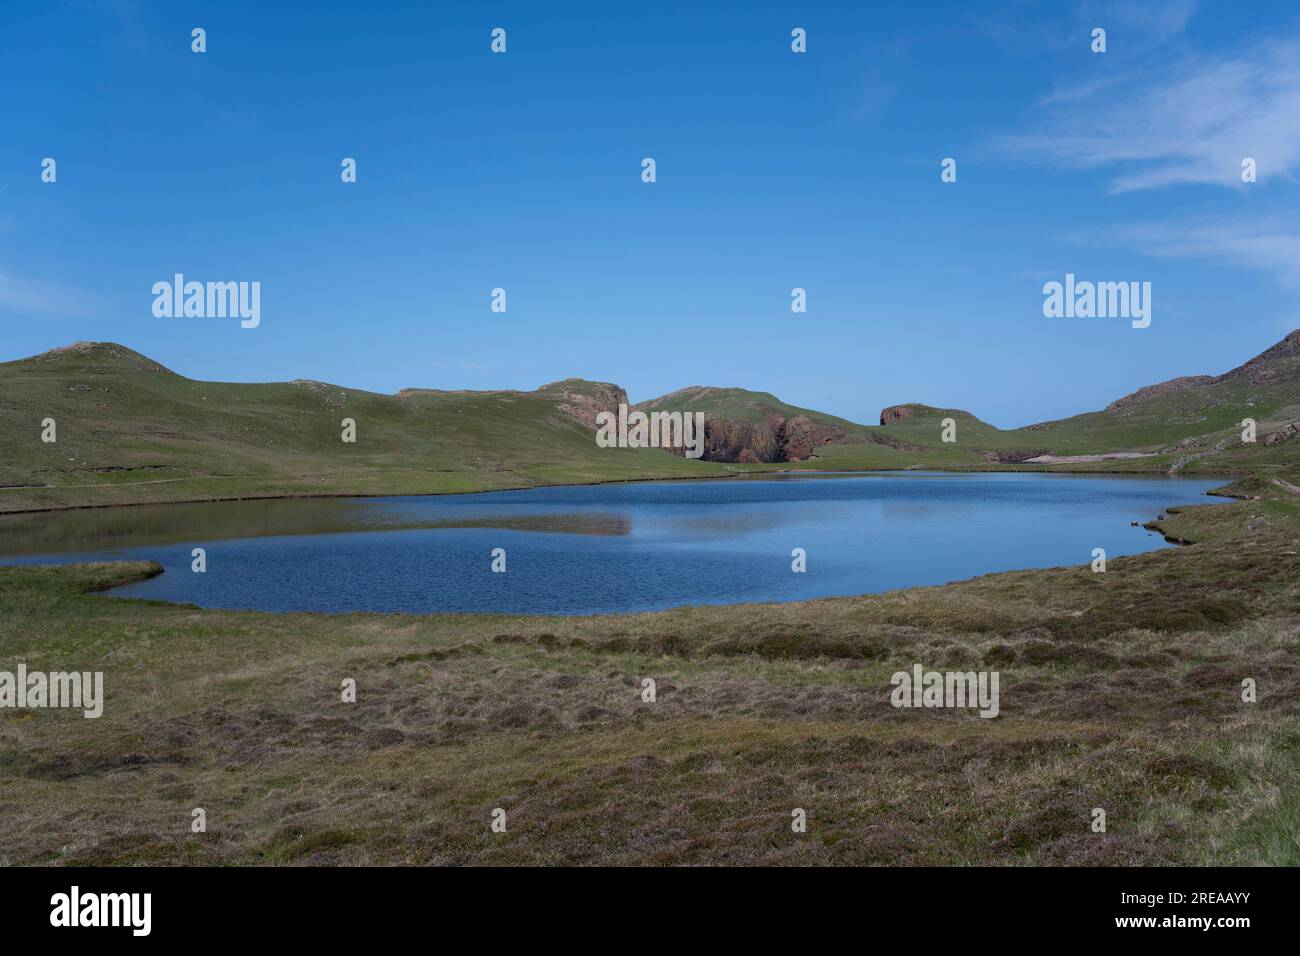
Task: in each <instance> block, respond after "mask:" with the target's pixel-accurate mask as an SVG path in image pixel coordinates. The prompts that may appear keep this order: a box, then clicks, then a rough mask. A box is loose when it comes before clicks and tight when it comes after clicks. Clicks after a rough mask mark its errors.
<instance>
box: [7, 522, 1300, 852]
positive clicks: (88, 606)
mask: <svg viewBox="0 0 1300 956" xmlns="http://www.w3.org/2000/svg"><path fill="white" fill-rule="evenodd" d="M1297 528H1300V508H1297V506H1296V505H1295V504H1294V503H1292V502H1290V501H1288V500H1284V499H1279V500H1275V501H1249V502H1240V503H1236V504H1231V505H1216V506H1196V507H1192V508H1187V509H1183V510H1182V511H1180V512H1178V513H1175V514H1171V515H1170V517H1169V518H1168V520H1167V521H1164V522H1162V523H1161V530H1163V531H1165V533H1167V534H1170V535H1171V536H1176V537H1179V538H1181V539H1184V540H1188V541H1194V542H1196V543H1195V544H1193V545H1192V546H1190V547H1184V548H1178V549H1170V550H1164V551H1158V552H1152V553H1148V554H1143V555H1138V556H1135V557H1130V558H1122V559H1116V560H1112V561H1111V562H1110V563H1109V565H1108V570H1107V571H1106V573H1104V574H1093V573H1091V572H1090V570H1089V569H1088V568H1087V567H1086V566H1085V567H1075V568H1056V569H1049V570H1041V571H1028V572H1014V573H1008V574H997V575H989V576H985V577H981V578H976V579H973V580H970V581H964V582H960V583H956V584H951V585H947V586H944V587H933V588H916V589H910V590H905V591H897V592H892V593H889V594H884V595H876V596H865V597H857V598H836V599H828V600H819V601H810V602H804V603H798V604H779V605H742V606H731V607H702V608H687V609H679V610H674V611H667V612H661V613H647V614H635V615H624V616H605V617H590V618H544V617H521V616H508V615H425V616H409V615H396V614H353V615H340V616H329V615H315V614H263V613H255V612H228V611H212V610H202V609H198V608H194V607H186V606H177V605H168V604H162V603H155V602H143V601H125V600H119V599H114V598H109V597H106V596H104V595H102V594H97V593H95V591H96V590H98V589H102V588H105V587H109V586H112V585H114V584H117V583H121V582H123V581H124V580H128V579H130V578H132V577H136V576H139V575H144V574H151V573H157V570H158V569H157V568H156V566H150V565H147V564H141V563H115V564H98V565H81V566H71V567H59V568H43V567H6V568H0V668H10V667H12V666H15V665H16V662H18V661H23V662H25V663H26V665H27V667H28V668H29V669H30V670H67V669H73V668H76V669H82V670H99V671H103V672H104V679H105V685H106V690H107V698H108V699H107V704H106V707H105V712H104V716H103V717H102V718H100V719H98V720H86V719H84V718H82V717H81V716H80V715H79V714H75V715H74V714H73V713H69V712H66V711H49V710H25V711H15V710H0V821H3V827H2V830H3V834H4V835H3V839H0V862H6V863H10V864H59V863H64V864H68V863H85V864H133V863H219V864H266V863H271V864H284V863H344V864H348V863H403V864H540V863H626V864H673V863H711V864H721V863H750V864H753V863H790V864H859V863H863V864H921V863H933V864H1001V863H1010V864H1018V863H1025V864H1130V863H1134V864H1137V863H1141V864H1165V863H1191V864H1208V863H1223V864H1258V863H1263V864H1292V865H1294V864H1297V863H1300V843H1298V842H1297V841H1298V840H1300V590H1298V587H1297V582H1300V541H1298V539H1300V535H1298V534H1297ZM915 663H920V664H922V665H923V666H924V667H925V668H927V669H935V670H963V671H966V670H997V671H998V672H999V673H1000V675H1001V712H1000V714H999V716H998V717H997V718H995V719H993V720H984V719H981V718H979V717H977V716H974V715H973V714H972V713H970V712H965V711H959V710H901V709H895V708H894V707H892V706H890V704H889V691H890V690H891V689H892V687H891V685H890V683H889V678H890V675H891V674H892V673H893V672H894V671H897V670H910V669H911V667H912V665H913V664H915ZM647 677H649V678H653V679H654V680H655V681H656V682H657V701H656V702H655V703H646V702H643V700H642V696H641V694H642V681H643V679H644V678H647ZM347 678H351V679H353V680H355V681H356V685H357V701H356V703H354V704H346V703H343V702H342V701H341V700H340V685H341V682H342V681H343V680H345V679H347ZM1247 678H1250V679H1252V680H1254V681H1255V682H1256V684H1257V687H1258V701H1257V702H1255V703H1244V702H1243V701H1242V699H1241V684H1242V681H1243V680H1244V679H1247ZM196 807H202V808H203V809H204V810H205V811H206V814H207V821H208V829H207V832H206V833H202V834H194V833H191V832H190V821H191V811H192V810H193V809H194V808H196ZM498 807H499V808H503V809H505V810H506V812H507V830H506V832H505V833H499V834H494V833H492V832H491V830H490V827H489V823H490V816H491V812H492V810H493V809H494V808H498ZM1097 807H1100V808H1103V809H1105V810H1106V819H1107V827H1106V832H1105V833H1095V832H1093V831H1092V829H1091V821H1092V811H1093V809H1094V808H1097ZM794 808H803V809H804V810H806V811H807V814H808V829H807V832H806V833H803V834H796V833H793V832H791V827H790V820H791V811H792V810H793V809H794Z"/></svg>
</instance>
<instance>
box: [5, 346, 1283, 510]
mask: <svg viewBox="0 0 1300 956" xmlns="http://www.w3.org/2000/svg"><path fill="white" fill-rule="evenodd" d="M0 389H3V392H4V395H5V402H4V404H3V407H0V511H18V510H30V509H39V508H58V507H71V506H78V505H97V504H126V503H136V502H151V501H193V500H208V499H214V498H247V497H280V496H292V495H362V494H432V493H445V492H465V491H485V490H493V489H502V488H519V487H528V486H532V485H538V484H555V483H584V482H595V481H619V480H635V479H643V478H679V477H710V476H718V475H724V474H728V473H731V472H734V471H735V470H737V468H741V469H751V470H762V469H770V468H773V467H780V468H785V469H790V468H794V469H905V468H952V469H990V468H997V469H1004V468H1018V469H1024V468H1031V469H1052V470H1063V469H1064V470H1085V471H1086V470H1107V471H1115V470H1122V471H1147V472H1154V473H1202V474H1237V475H1243V476H1244V475H1253V476H1254V477H1253V478H1251V479H1249V480H1248V481H1246V482H1245V483H1243V484H1242V485H1241V486H1240V489H1239V490H1242V491H1244V492H1249V493H1251V494H1262V493H1269V494H1272V493H1278V490H1279V489H1283V490H1285V489H1286V488H1288V487H1297V486H1300V331H1296V332H1292V333H1291V334H1290V335H1288V336H1287V337H1286V338H1285V339H1283V340H1282V341H1280V342H1278V343H1277V344H1276V345H1274V346H1272V347H1271V348H1269V349H1266V350H1265V351H1264V352H1262V353H1260V354H1259V355H1257V356H1255V357H1254V358H1252V359H1250V360H1249V361H1247V362H1245V363H1243V364H1241V365H1238V366H1236V367H1235V368H1233V369H1231V370H1229V371H1227V372H1224V373H1223V374H1220V375H1190V376H1184V377H1180V378H1176V379H1172V380H1170V381H1167V382H1162V383H1159V384H1156V385H1148V386H1144V387H1141V388H1138V389H1136V390H1135V391H1134V392H1132V393H1130V394H1128V395H1125V396H1123V397H1122V398H1118V399H1116V400H1115V401H1113V402H1111V403H1110V404H1109V405H1108V406H1107V407H1106V408H1105V409H1103V410H1101V411H1096V412H1087V413H1084V414H1081V415H1076V416H1073V417H1071V418H1067V419H1061V420H1058V421H1050V422H1043V423H1040V424H1035V425H1028V426H1025V427H1023V428H1017V429H1006V430H1004V429H999V428H997V427H996V426H994V425H991V424H989V423H987V422H984V421H982V420H980V419H979V418H978V417H977V416H976V415H974V414H972V413H971V412H968V411H965V410H962V409H954V408H936V407H932V406H929V405H924V404H920V403H906V404H900V405H891V406H888V407H887V408H885V409H883V410H882V411H881V414H880V423H879V424H877V425H862V424H858V423H856V422H851V421H848V420H847V419H843V418H839V417H837V416H834V415H828V414H826V413H824V412H819V411H816V410H814V409H808V408H801V407H799V406H796V405H791V404H788V403H786V402H783V401H782V400H781V399H779V398H777V397H776V396H775V395H773V394H771V393H769V392H758V391H750V390H746V389H742V388H717V387H711V386H699V385H697V386H691V387H690V388H685V389H681V390H678V391H674V392H670V393H668V394H666V395H662V396H660V397H658V398H654V399H651V400H649V401H645V402H641V403H639V404H638V405H636V406H634V407H635V408H637V409H639V410H641V411H644V412H655V411H661V412H702V413H703V414H704V416H705V422H706V442H705V447H706V451H705V459H704V460H699V461H693V460H687V459H684V458H682V457H680V456H674V455H668V454H665V453H663V452H662V451H659V450H656V449H627V448H623V449H618V448H599V447H597V446H596V444H595V441H594V434H593V432H594V428H595V421H596V416H597V414H599V413H600V412H601V411H615V410H617V408H618V406H619V405H620V404H625V403H627V401H628V398H627V393H626V391H625V390H624V389H623V388H622V387H620V386H618V385H616V384H613V383H609V382H592V381H586V380H583V379H564V380H562V381H557V382H552V383H549V384H546V385H542V386H540V387H539V388H537V389H535V390H533V391H521V390H501V391H450V390H440V389H433V388H407V389H403V390H401V391H400V392H398V393H397V394H396V395H384V394H379V393H376V392H368V391H363V390H360V389H352V388H347V387H346V386H342V385H334V384H331V383H328V382H320V381H316V380H312V379H296V380H294V381H290V382H273V383H224V382H204V381H199V380H195V379H190V378H186V377H185V376H183V375H180V374H177V373H176V372H174V371H172V370H170V369H168V368H167V367H166V366H164V365H162V364H161V363H159V362H157V361H155V360H153V359H151V358H149V357H148V356H145V355H141V354H140V353H139V352H136V351H134V350H132V349H130V348H127V347H126V346H123V345H119V344H117V343H112V342H78V343H76V344H74V345H71V346H66V347H63V348H57V349H53V350H51V351H49V352H45V353H43V354H41V355H36V356H32V357H31V358H26V359H20V360H17V361H12V362H6V363H0ZM47 418H52V419H54V420H55V423H56V429H57V432H56V434H57V441H56V442H54V443H45V442H43V441H41V433H42V425H41V423H42V422H43V421H44V420H45V419H47ZM345 418H350V419H352V420H353V421H354V422H355V423H356V430H357V440H356V442H355V443H345V442H343V441H342V440H341V434H342V422H343V420H344V419H345ZM1246 418H1251V419H1254V420H1255V421H1256V423H1257V439H1258V440H1257V441H1256V442H1255V443H1253V444H1248V443H1243V441H1242V440H1241V431H1242V429H1241V422H1242V420H1243V419H1246ZM948 420H951V421H952V422H953V423H954V425H955V433H954V437H955V440H954V441H952V442H945V441H944V440H943V433H944V424H945V422H947V421H948Z"/></svg>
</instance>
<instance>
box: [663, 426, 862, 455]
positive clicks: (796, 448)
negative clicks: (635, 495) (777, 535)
mask: <svg viewBox="0 0 1300 956" xmlns="http://www.w3.org/2000/svg"><path fill="white" fill-rule="evenodd" d="M847 439H848V436H846V435H845V434H844V432H843V431H841V430H840V429H838V428H833V427H831V426H829V425H819V424H817V423H816V422H814V421H812V420H811V419H809V418H806V417H805V416H803V415H795V416H794V417H792V418H789V419H786V418H782V417H781V416H779V415H774V416H772V417H771V418H769V419H768V420H767V421H766V422H762V423H759V422H744V421H737V420H735V419H730V418H709V419H705V422H704V460H705V461H734V462H739V463H741V464H751V465H756V464H765V463H770V462H781V461H804V460H806V459H807V458H809V457H811V456H812V455H814V454H815V453H816V450H817V449H818V448H820V447H821V446H823V445H842V444H844V443H845V442H846V441H847ZM671 451H672V452H673V454H675V455H683V454H685V452H684V451H683V450H682V449H679V448H675V449H671Z"/></svg>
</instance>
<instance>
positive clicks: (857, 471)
mask: <svg viewBox="0 0 1300 956" xmlns="http://www.w3.org/2000/svg"><path fill="white" fill-rule="evenodd" d="M724 464H725V463H724ZM918 471H933V472H937V473H940V474H952V475H972V474H974V475H977V474H1033V475H1071V476H1079V477H1087V476H1093V475H1095V476H1098V477H1104V476H1116V477H1127V478H1156V479H1161V480H1167V481H1179V480H1205V481H1219V480H1222V481H1224V482H1225V484H1224V485H1222V486H1221V487H1219V488H1213V489H1211V490H1209V491H1207V492H1206V494H1207V495H1214V496H1216V497H1222V498H1232V499H1236V500H1249V498H1250V496H1249V495H1242V494H1236V493H1231V492H1228V491H1227V489H1228V488H1229V487H1230V486H1231V485H1232V484H1233V483H1235V482H1236V481H1238V480H1240V479H1241V478H1246V477H1249V476H1250V475H1251V474H1252V472H1249V471H1244V472H1241V473H1239V474H1238V473H1231V472H1221V473H1217V474H1209V475H1204V476H1193V475H1182V474H1180V475H1170V474H1169V473H1167V472H1154V471H1153V472H1145V471H1112V470H1104V469H1092V470H1087V471H1080V470H1073V469H1048V468H1017V467H989V468H984V467H977V468H927V467H924V466H917V467H908V468H816V469H813V468H772V469H762V470H755V471H745V472H736V473H733V474H723V475H670V476H664V477H654V476H647V477H644V478H602V479H598V480H595V481H543V482H536V483H533V484H520V485H515V486H512V487H508V488H483V489H479V490H477V491H420V492H406V493H402V492H382V491H380V492H337V493H323V494H289V495H274V494H270V495H263V494H251V495H223V496H219V497H209V498H179V499H176V500H172V501H124V502H118V503H113V504H79V505H54V506H51V507H46V508H16V509H13V510H0V518H3V517H4V516H5V515H30V514H44V513H48V512H56V511H87V510H91V509H103V508H138V507H145V506H149V505H200V504H212V503H217V502H229V501H292V500H303V501H309V500H313V499H317V500H323V499H329V498H432V497H440V496H444V495H448V496H449V495H482V494H493V493H496V492H501V491H528V490H531V489H534V488H565V487H569V488H590V487H595V486H598V485H627V484H641V483H644V482H649V481H730V480H735V479H740V478H748V477H750V476H753V475H758V476H763V475H800V474H806V475H815V474H827V475H883V474H906V473H909V472H918ZM214 478H216V479H218V480H219V478H220V476H213V475H193V476H189V477H186V478H178V479H174V480H176V481H204V480H212V479H214ZM64 487H67V486H64ZM89 487H94V488H120V487H129V486H124V485H111V484H106V485H92V486H89ZM9 489H13V490H33V489H32V486H30V485H11V486H9V487H8V488H0V492H2V491H6V490H9ZM58 489H59V486H57V485H54V486H51V485H44V486H41V488H40V489H37V490H42V491H57V490H58Z"/></svg>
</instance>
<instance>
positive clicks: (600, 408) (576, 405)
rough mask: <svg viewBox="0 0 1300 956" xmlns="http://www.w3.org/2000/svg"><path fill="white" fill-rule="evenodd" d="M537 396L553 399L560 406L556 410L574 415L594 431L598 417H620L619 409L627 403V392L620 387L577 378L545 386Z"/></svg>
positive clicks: (538, 391)
mask: <svg viewBox="0 0 1300 956" xmlns="http://www.w3.org/2000/svg"><path fill="white" fill-rule="evenodd" d="M537 394H539V395H544V396H546V397H547V398H550V399H554V400H555V401H556V402H558V403H559V404H558V406H557V407H558V408H559V409H560V411H562V412H564V413H565V414H568V415H572V416H573V417H574V418H576V419H577V420H578V421H580V422H582V423H583V424H584V425H586V426H587V427H588V428H590V429H592V430H593V431H594V430H595V428H596V416H597V415H599V414H600V413H601V412H613V413H614V414H615V415H617V414H618V407H619V406H620V405H626V404H627V391H626V390H625V389H623V388H621V387H620V386H618V385H612V384H610V383H609V382H588V381H585V380H583V379H577V378H567V379H565V380H564V381H562V382H552V383H551V384H549V385H543V386H542V387H541V388H539V389H538V390H537Z"/></svg>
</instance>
